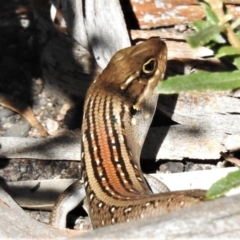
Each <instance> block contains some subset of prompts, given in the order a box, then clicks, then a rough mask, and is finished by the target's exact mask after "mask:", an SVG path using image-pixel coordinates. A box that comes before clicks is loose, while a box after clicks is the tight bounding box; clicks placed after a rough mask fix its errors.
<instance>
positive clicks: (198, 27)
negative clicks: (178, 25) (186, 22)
mask: <svg viewBox="0 0 240 240" xmlns="http://www.w3.org/2000/svg"><path fill="white" fill-rule="evenodd" d="M210 26H212V24H211V23H210V22H208V21H196V22H193V23H192V24H191V27H192V28H194V29H195V30H196V31H197V32H200V31H201V30H204V29H206V28H207V27H210Z"/></svg>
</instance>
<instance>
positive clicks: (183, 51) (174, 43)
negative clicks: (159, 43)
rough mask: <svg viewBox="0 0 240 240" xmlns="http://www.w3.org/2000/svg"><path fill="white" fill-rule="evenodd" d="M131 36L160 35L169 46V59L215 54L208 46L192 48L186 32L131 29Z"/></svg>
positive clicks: (146, 36) (133, 37)
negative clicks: (187, 41)
mask: <svg viewBox="0 0 240 240" xmlns="http://www.w3.org/2000/svg"><path fill="white" fill-rule="evenodd" d="M130 33H131V38H132V39H133V40H137V39H148V38H150V37H156V36H159V37H160V38H162V39H163V40H164V41H165V42H166V44H167V48H168V59H172V58H194V59H196V58H202V57H210V56H213V51H212V50H211V49H209V48H207V47H199V48H195V49H193V48H191V47H190V46H189V45H188V44H187V43H186V41H185V35H184V34H181V33H179V34H176V33H170V32H161V31H157V30H156V31H155V30H151V31H147V30H131V32H130Z"/></svg>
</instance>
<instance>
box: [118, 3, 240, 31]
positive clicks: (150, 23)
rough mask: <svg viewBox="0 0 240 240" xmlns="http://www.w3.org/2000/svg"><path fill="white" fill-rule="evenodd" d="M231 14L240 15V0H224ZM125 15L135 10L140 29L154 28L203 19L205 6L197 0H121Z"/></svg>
mask: <svg viewBox="0 0 240 240" xmlns="http://www.w3.org/2000/svg"><path fill="white" fill-rule="evenodd" d="M224 2H225V3H226V7H227V9H228V11H229V13H230V14H232V15H233V17H234V18H235V19H236V18H238V17H239V16H240V11H239V8H238V7H237V6H238V5H239V4H240V1H238V0H236V1H224ZM121 3H122V6H123V11H124V13H125V15H128V14H129V12H131V11H133V12H134V14H135V17H136V20H137V22H138V27H139V28H140V29H152V28H159V27H166V26H173V25H176V24H187V23H190V22H194V21H199V20H202V19H203V18H204V16H205V14H204V11H203V8H202V7H201V6H200V5H199V2H198V1H196V0H186V1H179V0H142V1H135V0H130V4H129V1H126V0H121Z"/></svg>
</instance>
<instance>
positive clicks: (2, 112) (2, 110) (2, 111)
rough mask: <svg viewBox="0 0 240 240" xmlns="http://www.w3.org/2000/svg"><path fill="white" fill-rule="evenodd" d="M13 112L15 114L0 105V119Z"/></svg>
mask: <svg viewBox="0 0 240 240" xmlns="http://www.w3.org/2000/svg"><path fill="white" fill-rule="evenodd" d="M13 114H15V112H14V111H12V110H10V109H8V108H5V107H0V119H2V118H7V117H10V116H12V115H13Z"/></svg>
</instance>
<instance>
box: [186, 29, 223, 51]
mask: <svg viewBox="0 0 240 240" xmlns="http://www.w3.org/2000/svg"><path fill="white" fill-rule="evenodd" d="M223 30H224V27H223V26H219V25H212V26H210V27H207V28H205V29H204V30H202V31H200V32H197V33H196V34H194V35H190V36H187V42H188V43H189V44H190V45H191V47H193V48H196V47H199V46H202V45H204V44H206V43H208V42H210V41H211V40H216V39H215V38H216V36H217V35H218V34H219V33H221V32H223Z"/></svg>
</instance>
